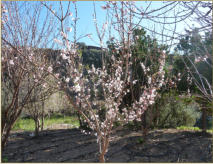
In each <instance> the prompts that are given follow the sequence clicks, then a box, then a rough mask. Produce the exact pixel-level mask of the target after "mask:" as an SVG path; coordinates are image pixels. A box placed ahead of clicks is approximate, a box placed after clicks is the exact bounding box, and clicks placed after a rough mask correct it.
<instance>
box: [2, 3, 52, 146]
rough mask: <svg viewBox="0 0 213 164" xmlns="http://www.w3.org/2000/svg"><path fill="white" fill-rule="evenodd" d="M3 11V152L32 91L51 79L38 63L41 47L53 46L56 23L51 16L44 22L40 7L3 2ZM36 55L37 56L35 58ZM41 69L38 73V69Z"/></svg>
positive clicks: (45, 65) (36, 4) (45, 68)
mask: <svg viewBox="0 0 213 164" xmlns="http://www.w3.org/2000/svg"><path fill="white" fill-rule="evenodd" d="M2 8H3V10H4V13H3V15H2V18H1V19H2V36H1V39H2V52H1V54H2V72H1V79H2V95H4V98H3V99H5V101H4V100H3V102H4V104H2V124H1V125H2V129H1V134H2V135H1V136H2V149H4V147H5V145H6V142H7V139H8V136H9V134H10V131H11V129H12V127H13V125H14V123H15V121H16V120H17V118H18V117H19V116H20V114H21V112H22V110H23V108H24V107H25V105H26V104H27V103H28V101H29V100H30V97H31V95H32V93H33V90H34V89H35V88H37V87H39V86H40V85H42V84H43V83H44V79H45V77H46V76H47V75H48V74H47V72H48V71H51V70H48V68H47V67H48V64H47V59H44V61H45V63H44V62H42V61H41V60H40V62H38V60H35V59H36V56H39V55H42V52H41V51H40V53H38V51H36V50H37V49H38V48H40V47H43V48H45V47H48V46H50V45H49V44H50V41H51V40H50V37H51V33H50V32H52V31H53V29H54V28H53V27H54V22H53V20H51V17H50V15H49V13H48V12H47V13H46V17H45V19H43V21H41V19H40V17H41V10H43V8H42V6H41V5H40V3H37V2H34V3H29V2H3V3H2ZM35 54H36V55H35ZM38 68H39V69H38Z"/></svg>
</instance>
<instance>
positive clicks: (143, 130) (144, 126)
mask: <svg viewBox="0 0 213 164" xmlns="http://www.w3.org/2000/svg"><path fill="white" fill-rule="evenodd" d="M146 115H147V111H145V112H144V114H143V115H142V116H141V117H142V118H141V125H142V126H141V127H142V135H143V139H144V140H146V135H147V123H146Z"/></svg>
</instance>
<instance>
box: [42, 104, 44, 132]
mask: <svg viewBox="0 0 213 164" xmlns="http://www.w3.org/2000/svg"><path fill="white" fill-rule="evenodd" d="M41 130H44V100H42V113H41Z"/></svg>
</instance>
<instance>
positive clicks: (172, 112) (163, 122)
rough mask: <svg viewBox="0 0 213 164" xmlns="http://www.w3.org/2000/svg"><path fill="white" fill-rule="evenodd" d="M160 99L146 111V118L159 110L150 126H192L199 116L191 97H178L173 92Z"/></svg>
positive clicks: (197, 107)
mask: <svg viewBox="0 0 213 164" xmlns="http://www.w3.org/2000/svg"><path fill="white" fill-rule="evenodd" d="M160 101H161V102H160ZM160 101H157V103H156V104H155V105H154V107H153V108H152V109H151V110H149V111H148V115H149V116H148V118H152V117H151V114H152V116H155V113H156V112H159V115H158V116H157V117H156V118H155V117H154V119H155V120H154V121H152V123H151V127H152V128H156V127H157V128H176V127H180V126H188V127H192V126H194V125H195V123H196V120H197V119H198V118H200V116H201V113H200V111H199V106H198V105H197V104H196V103H195V102H194V101H193V100H192V99H191V100H190V99H189V98H184V97H182V98H180V96H179V95H176V94H175V92H171V93H168V94H165V95H164V97H163V98H161V100H160ZM157 110H158V111H157Z"/></svg>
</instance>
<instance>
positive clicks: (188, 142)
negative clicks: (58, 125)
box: [2, 129, 212, 162]
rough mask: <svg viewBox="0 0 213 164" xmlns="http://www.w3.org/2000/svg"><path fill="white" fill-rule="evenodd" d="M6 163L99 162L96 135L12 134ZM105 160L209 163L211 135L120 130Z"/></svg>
mask: <svg viewBox="0 0 213 164" xmlns="http://www.w3.org/2000/svg"><path fill="white" fill-rule="evenodd" d="M2 156H3V158H7V159H8V162H98V144H97V142H96V138H95V136H92V135H85V134H83V133H81V131H80V130H79V129H57V130H46V131H43V132H41V133H40V136H39V137H37V138H34V137H30V136H29V133H28V132H22V133H20V132H19V133H12V134H11V136H10V138H9V142H8V144H7V146H6V148H5V150H4V151H3V152H2ZM106 162H212V135H211V134H209V133H208V134H203V133H201V132H192V131H180V130H174V129H168V130H165V129H164V130H155V131H150V132H149V134H148V136H147V140H146V141H145V142H143V140H142V139H141V132H130V131H127V130H120V131H117V132H116V133H115V135H113V136H112V142H111V143H110V147H109V151H108V153H107V154H106Z"/></svg>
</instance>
